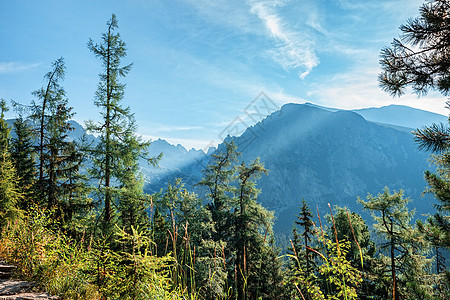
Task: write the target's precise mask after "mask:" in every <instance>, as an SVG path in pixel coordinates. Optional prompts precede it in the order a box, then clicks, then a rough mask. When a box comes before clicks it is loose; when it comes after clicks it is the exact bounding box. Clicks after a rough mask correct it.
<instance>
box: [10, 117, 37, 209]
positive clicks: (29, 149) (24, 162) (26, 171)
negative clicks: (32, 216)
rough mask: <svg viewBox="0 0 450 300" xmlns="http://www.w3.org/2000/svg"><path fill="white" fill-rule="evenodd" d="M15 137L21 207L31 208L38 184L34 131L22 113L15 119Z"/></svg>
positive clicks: (14, 155) (14, 152)
mask: <svg viewBox="0 0 450 300" xmlns="http://www.w3.org/2000/svg"><path fill="white" fill-rule="evenodd" d="M13 126H14V132H15V137H14V138H12V139H11V159H12V161H13V164H14V167H15V169H16V171H17V173H18V174H20V176H19V188H20V190H21V192H22V193H23V195H24V198H23V200H24V201H22V202H21V203H19V207H20V208H21V209H22V210H25V211H27V210H29V208H30V206H31V205H32V203H33V201H34V197H35V195H34V188H35V184H36V169H35V160H34V156H35V152H34V145H33V132H32V128H31V126H30V123H29V122H28V121H27V120H25V119H24V118H23V116H22V114H19V116H18V118H16V119H15V120H14V124H13Z"/></svg>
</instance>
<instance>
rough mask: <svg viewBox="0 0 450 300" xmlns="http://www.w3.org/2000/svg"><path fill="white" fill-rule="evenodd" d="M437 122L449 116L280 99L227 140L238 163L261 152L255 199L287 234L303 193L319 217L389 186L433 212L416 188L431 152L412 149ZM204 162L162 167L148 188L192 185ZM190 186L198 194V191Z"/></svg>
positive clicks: (420, 184) (422, 183) (396, 108)
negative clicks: (277, 106)
mask: <svg viewBox="0 0 450 300" xmlns="http://www.w3.org/2000/svg"><path fill="white" fill-rule="evenodd" d="M362 115H363V116H365V117H363V116H362ZM366 118H368V119H370V120H371V121H368V120H367V119H366ZM410 119H411V120H410ZM440 122H442V123H446V122H447V117H445V116H443V115H438V114H433V113H430V112H426V111H422V110H418V109H413V108H410V107H405V106H398V105H391V106H387V107H383V108H371V109H364V110H358V111H356V112H353V111H344V110H337V109H329V108H324V107H318V106H315V105H312V104H308V103H307V104H286V105H284V106H283V107H282V108H281V110H279V111H277V112H274V113H273V114H271V115H270V116H267V117H266V118H265V119H264V120H262V121H261V122H259V123H257V124H256V125H254V126H252V127H250V128H248V129H247V130H246V131H245V132H244V133H243V134H242V135H241V136H239V137H228V138H227V141H231V140H234V141H235V143H236V144H237V145H238V151H239V152H241V153H242V157H241V159H242V160H244V161H246V162H250V161H251V160H253V159H255V158H256V157H260V158H261V161H262V162H263V163H264V164H265V167H266V168H267V169H268V170H269V171H270V173H269V175H267V176H263V177H262V178H261V179H260V181H259V183H258V187H259V188H260V189H261V191H262V193H261V195H260V197H259V199H260V201H261V203H262V204H263V205H264V206H265V207H266V208H268V209H270V210H273V211H274V212H275V214H276V216H277V221H276V223H275V230H276V231H277V232H279V233H286V234H288V233H289V231H290V229H291V227H292V222H293V220H294V219H295V215H296V214H297V213H298V211H299V206H300V201H301V199H302V198H305V200H307V202H308V203H309V204H310V205H311V207H312V208H313V209H314V210H315V207H316V205H317V206H318V207H319V210H320V211H321V212H322V213H323V214H326V213H327V212H328V206H327V204H328V203H330V204H331V205H340V206H347V207H349V208H351V209H353V210H356V211H358V212H361V207H360V205H359V204H357V203H356V200H357V197H358V196H359V197H362V198H364V197H366V196H367V194H368V193H371V194H375V195H376V194H377V193H379V192H382V190H383V188H384V187H385V186H388V187H389V188H390V189H391V190H399V189H404V190H405V194H406V196H407V197H408V196H409V197H411V198H413V199H415V201H414V202H413V203H412V204H411V207H415V208H417V211H418V214H423V213H427V212H431V211H432V205H431V202H432V201H431V199H430V197H429V196H428V197H421V193H422V192H423V190H424V189H425V187H426V183H425V181H424V179H423V172H424V171H425V170H427V169H430V168H432V166H430V165H429V164H428V162H427V160H428V157H429V154H428V153H424V152H421V151H419V150H418V149H417V145H416V144H415V143H414V141H413V136H412V134H411V131H412V130H413V129H414V128H417V127H423V126H428V125H431V124H432V123H440ZM223 147H224V145H223V144H221V145H219V147H218V149H219V150H221V149H223ZM206 162H207V158H204V159H203V160H195V161H194V162H191V163H187V164H185V165H184V167H181V168H179V169H177V170H176V171H174V172H166V173H165V175H164V176H162V177H158V179H157V180H150V182H149V183H148V184H147V187H146V188H147V190H148V191H149V192H155V191H157V190H159V189H160V188H163V187H164V185H165V184H166V182H167V181H171V180H174V178H176V177H180V178H183V179H185V181H187V186H192V184H193V183H195V182H198V181H199V180H200V179H201V169H202V168H204V166H205V165H206ZM149 175H150V173H149ZM150 176H151V175H150ZM192 188H193V189H195V191H196V192H197V193H199V194H200V195H202V194H203V192H204V191H202V190H201V189H200V188H199V187H192Z"/></svg>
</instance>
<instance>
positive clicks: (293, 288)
mask: <svg viewBox="0 0 450 300" xmlns="http://www.w3.org/2000/svg"><path fill="white" fill-rule="evenodd" d="M420 11H421V15H420V17H418V18H416V19H411V20H409V21H408V22H407V23H406V24H405V25H403V26H402V27H401V28H400V29H401V32H402V33H401V37H400V38H399V39H395V40H394V41H393V43H392V45H391V46H389V47H386V48H384V49H382V51H381V60H380V64H381V67H382V73H381V74H380V75H379V83H380V86H381V88H382V89H383V90H384V91H386V92H388V93H390V94H392V95H393V96H401V95H402V94H404V93H405V89H406V88H412V89H413V92H415V93H417V94H420V95H423V94H426V92H427V91H429V90H435V91H439V92H440V93H441V94H442V95H443V96H448V95H449V93H450V67H449V62H450V56H449V55H450V54H449V52H450V40H449V38H448V37H449V36H450V17H449V16H450V1H448V0H435V1H430V2H427V3H426V4H424V5H423V6H422V7H421V10H420ZM118 29H119V27H118V19H117V17H116V16H115V15H114V14H113V15H112V16H111V18H110V19H109V20H108V21H107V23H106V29H105V31H104V33H103V34H102V36H101V37H100V38H99V39H89V41H88V43H87V48H88V50H89V51H90V52H91V54H92V55H93V56H95V57H96V58H97V60H98V62H99V63H100V65H101V68H102V72H101V73H100V74H99V82H98V88H97V91H96V93H95V95H93V101H94V103H95V105H96V107H97V108H98V116H99V117H98V119H97V120H95V121H93V120H90V121H87V122H86V124H85V127H86V132H87V133H88V134H92V135H94V136H96V137H98V138H97V139H96V140H95V141H94V142H93V141H92V140H90V139H89V138H88V137H87V136H84V137H81V138H79V139H71V138H70V133H71V131H73V130H74V128H73V126H72V125H71V123H70V122H69V121H70V120H72V118H73V116H74V114H75V110H74V108H73V107H71V106H70V101H69V99H68V97H67V95H66V92H65V90H64V78H65V74H66V67H65V61H64V58H62V57H61V58H58V59H56V60H55V61H54V62H53V63H52V65H51V68H50V69H49V70H48V73H47V74H43V75H44V81H43V82H44V83H43V85H42V87H40V88H37V89H36V90H35V91H33V92H32V95H33V98H34V100H33V101H32V102H31V103H28V104H22V103H19V102H15V101H13V102H12V103H11V104H8V103H7V102H6V101H5V100H3V99H2V100H1V101H0V109H1V111H0V113H1V120H0V154H1V156H0V160H1V162H0V257H1V259H3V260H5V261H6V262H8V263H10V264H13V265H15V266H17V270H16V274H15V275H16V276H17V277H18V278H20V279H22V280H27V281H35V282H37V283H38V284H39V286H40V288H42V289H43V290H45V291H47V292H49V293H51V294H54V295H57V296H59V297H60V298H61V299H239V300H243V299H302V300H319V299H346V300H350V299H393V300H398V299H449V298H450V271H449V270H448V267H447V266H448V262H446V261H445V257H446V255H448V251H449V250H450V216H449V211H450V129H449V127H448V126H447V125H442V124H439V125H437V124H436V125H433V126H431V127H427V128H422V129H417V130H416V131H414V133H413V134H414V138H415V140H416V142H417V147H419V148H420V149H422V150H424V151H430V152H431V153H432V156H431V160H432V162H433V164H434V165H435V168H436V171H433V172H426V173H425V175H424V176H425V179H426V181H427V184H428V188H427V190H426V191H424V192H425V193H429V194H431V195H433V197H434V199H435V205H434V207H435V211H433V212H430V215H429V216H428V217H423V216H414V210H411V209H410V208H409V205H408V204H409V203H410V201H411V199H410V198H408V195H405V194H404V192H403V191H402V190H399V191H393V190H390V189H389V188H388V187H386V188H385V189H384V190H381V191H379V193H378V194H377V195H370V194H368V195H361V196H360V198H358V199H355V202H357V203H358V205H360V207H361V208H362V209H363V210H364V211H366V212H367V213H368V214H369V213H370V215H371V218H370V219H364V218H363V217H362V216H361V215H360V214H358V213H356V212H353V211H350V210H349V209H347V208H346V207H338V206H333V203H330V204H329V205H328V206H329V210H327V211H320V210H319V209H318V208H317V207H312V206H311V205H308V202H307V200H308V199H302V195H298V212H297V219H296V221H295V223H294V224H292V234H291V237H290V239H289V243H288V245H287V246H286V247H285V246H284V245H278V244H276V243H275V234H274V232H273V230H272V226H273V222H274V215H273V213H272V212H271V211H268V210H267V209H266V208H264V207H263V206H262V205H261V204H260V203H259V202H258V195H259V193H260V190H258V185H257V184H258V179H259V178H261V177H262V176H270V175H268V172H269V170H267V169H266V168H265V167H264V165H263V163H262V162H261V161H260V160H259V159H258V158H257V159H255V160H253V161H243V160H242V159H241V157H240V153H239V152H238V151H237V146H236V145H235V144H234V143H233V142H229V143H224V145H225V146H224V147H223V148H222V150H221V151H216V152H215V153H214V154H212V155H211V159H210V161H209V163H208V164H207V166H206V167H205V168H204V170H203V173H202V180H201V181H199V182H198V183H196V185H197V186H201V187H203V188H204V189H205V190H206V191H207V193H206V195H205V196H201V197H200V196H199V195H197V194H195V193H194V192H192V191H189V190H188V189H187V188H186V187H185V184H184V183H183V181H182V180H181V179H179V180H174V181H171V182H167V186H166V188H165V189H162V190H161V191H159V192H157V193H154V194H146V193H144V177H143V175H142V173H141V172H140V168H139V162H140V161H141V160H142V159H144V160H145V161H146V162H147V163H148V164H150V165H151V166H154V167H157V166H158V162H159V161H160V159H161V157H162V155H164V154H163V153H162V154H161V155H158V156H149V154H148V150H149V147H151V143H150V142H148V141H145V140H143V139H142V138H141V137H140V136H139V135H138V134H137V126H136V121H135V119H134V116H133V112H132V109H131V108H130V107H127V106H125V105H123V101H122V100H123V99H124V97H125V83H124V82H125V81H126V80H125V78H126V76H127V74H128V73H129V72H131V71H132V64H128V65H124V64H123V63H122V60H123V58H124V57H126V55H127V50H126V44H125V42H124V41H123V40H122V39H121V37H120V34H119V31H118ZM423 101H426V99H423ZM447 104H448V105H450V104H449V103H447ZM8 109H11V110H14V112H15V113H16V118H15V119H14V122H13V123H12V125H11V126H10V124H9V123H8V122H7V121H6V118H5V113H6V111H8ZM12 132H14V134H11V133H12Z"/></svg>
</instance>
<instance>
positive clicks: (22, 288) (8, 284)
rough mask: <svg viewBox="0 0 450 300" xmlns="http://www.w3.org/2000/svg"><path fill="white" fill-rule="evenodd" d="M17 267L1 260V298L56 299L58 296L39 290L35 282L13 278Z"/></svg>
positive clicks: (3, 299) (20, 299)
mask: <svg viewBox="0 0 450 300" xmlns="http://www.w3.org/2000/svg"><path fill="white" fill-rule="evenodd" d="M14 269H15V267H14V266H12V265H8V264H6V263H4V262H3V261H1V260H0V300H11V299H16V300H35V299H40V300H56V299H58V297H55V296H50V295H49V294H47V293H41V292H38V291H37V289H36V287H35V284H33V283H32V282H27V281H20V280H14V279H11V276H12V274H13V272H14Z"/></svg>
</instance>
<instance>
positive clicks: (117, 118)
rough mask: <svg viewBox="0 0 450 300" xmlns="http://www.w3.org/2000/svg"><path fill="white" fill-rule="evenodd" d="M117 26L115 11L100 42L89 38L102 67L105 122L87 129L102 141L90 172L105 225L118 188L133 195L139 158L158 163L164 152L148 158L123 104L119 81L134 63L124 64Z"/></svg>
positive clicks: (100, 102) (100, 98)
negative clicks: (95, 182) (97, 188)
mask: <svg viewBox="0 0 450 300" xmlns="http://www.w3.org/2000/svg"><path fill="white" fill-rule="evenodd" d="M117 29H118V25H117V18H116V16H115V15H114V14H113V15H112V16H111V19H110V20H109V21H108V22H107V32H106V33H104V34H102V38H101V42H100V43H99V44H96V43H94V41H93V40H92V39H90V40H89V42H88V44H87V46H88V48H89V50H90V51H91V52H92V53H94V55H95V56H96V57H97V58H98V59H99V60H100V61H101V63H102V66H103V73H101V74H100V82H99V84H98V89H97V92H96V94H95V102H94V103H95V105H96V106H97V107H99V108H100V114H101V117H102V121H100V122H98V123H95V122H93V121H89V122H87V130H88V131H89V132H91V133H93V134H96V135H99V138H100V142H99V143H98V144H97V145H96V146H95V148H94V149H91V150H92V151H91V156H92V158H93V164H94V167H93V168H92V169H91V170H90V173H91V175H92V177H93V178H96V179H97V180H98V181H99V188H100V193H101V197H102V200H103V204H104V211H103V224H104V225H105V226H106V227H109V226H110V225H111V217H112V210H113V207H112V203H113V201H115V199H117V196H118V195H119V194H120V191H119V189H120V188H126V189H128V195H130V194H129V193H130V192H131V190H132V189H134V188H135V187H136V184H138V182H137V181H136V180H137V178H136V177H135V176H138V174H136V173H134V172H135V171H136V169H137V163H138V159H139V158H140V157H142V158H145V159H146V160H147V161H148V162H149V163H151V164H153V165H156V163H157V161H158V159H159V158H160V157H161V155H160V156H159V157H157V158H147V157H146V149H147V147H148V145H149V143H146V142H142V141H141V140H140V139H139V138H138V137H137V136H136V135H135V131H136V126H135V124H134V117H133V114H132V113H131V112H130V109H129V107H123V106H122V105H121V103H120V102H121V101H122V99H123V96H124V90H125V84H123V83H120V81H119V80H120V78H121V77H124V76H125V75H127V74H128V72H129V71H130V70H131V66H132V64H128V65H125V66H122V65H121V61H122V59H123V58H124V57H125V56H126V55H127V53H126V48H125V43H124V42H123V41H122V39H121V38H120V34H119V33H118V32H117ZM114 183H118V185H114ZM133 193H134V192H133ZM122 195H124V194H123V193H122ZM139 197H140V196H139ZM122 207H123V206H122Z"/></svg>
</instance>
